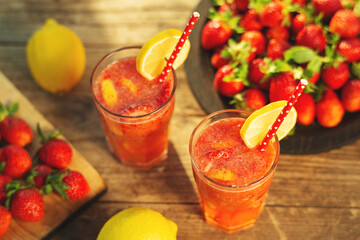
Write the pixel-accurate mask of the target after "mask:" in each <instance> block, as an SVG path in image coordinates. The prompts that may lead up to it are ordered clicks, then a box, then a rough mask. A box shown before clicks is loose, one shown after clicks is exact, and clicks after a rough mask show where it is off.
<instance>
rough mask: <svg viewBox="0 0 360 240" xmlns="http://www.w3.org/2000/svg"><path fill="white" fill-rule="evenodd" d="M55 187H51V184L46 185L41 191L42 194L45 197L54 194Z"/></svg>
mask: <svg viewBox="0 0 360 240" xmlns="http://www.w3.org/2000/svg"><path fill="white" fill-rule="evenodd" d="M53 190H54V189H53V187H52V186H51V184H45V185H44V186H42V187H41V189H40V193H41V194H44V195H48V194H50V193H52V192H53Z"/></svg>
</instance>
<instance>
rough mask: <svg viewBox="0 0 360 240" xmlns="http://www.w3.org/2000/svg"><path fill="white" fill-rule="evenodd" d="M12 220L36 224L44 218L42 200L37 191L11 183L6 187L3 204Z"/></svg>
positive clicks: (14, 182) (18, 183) (17, 183)
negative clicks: (5, 197) (5, 198)
mask: <svg viewBox="0 0 360 240" xmlns="http://www.w3.org/2000/svg"><path fill="white" fill-rule="evenodd" d="M5 206H6V208H7V209H9V210H10V212H11V215H12V216H13V217H14V218H17V219H20V220H23V221H26V222H38V221H40V220H42V219H43V217H44V199H43V197H42V195H41V193H40V192H39V190H38V189H36V188H33V187H29V186H28V185H21V183H20V182H19V181H12V182H11V183H10V184H8V186H7V200H6V203H5Z"/></svg>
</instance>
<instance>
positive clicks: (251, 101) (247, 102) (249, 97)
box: [231, 88, 267, 111]
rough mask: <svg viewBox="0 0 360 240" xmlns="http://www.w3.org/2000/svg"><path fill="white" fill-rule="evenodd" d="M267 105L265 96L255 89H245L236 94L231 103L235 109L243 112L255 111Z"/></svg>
mask: <svg viewBox="0 0 360 240" xmlns="http://www.w3.org/2000/svg"><path fill="white" fill-rule="evenodd" d="M266 103H267V100H266V96H265V94H264V93H263V92H262V91H261V90H259V89H256V88H249V89H246V90H245V91H244V92H242V93H239V94H236V95H235V96H234V98H233V100H232V101H231V104H235V108H237V109H242V110H245V111H255V110H258V109H260V108H262V107H263V106H265V105H266Z"/></svg>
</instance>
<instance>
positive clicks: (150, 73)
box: [136, 29, 190, 80]
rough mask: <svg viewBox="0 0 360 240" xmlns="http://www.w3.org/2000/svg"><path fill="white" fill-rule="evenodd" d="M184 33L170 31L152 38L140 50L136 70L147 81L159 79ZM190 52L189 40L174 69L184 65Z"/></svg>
mask: <svg viewBox="0 0 360 240" xmlns="http://www.w3.org/2000/svg"><path fill="white" fill-rule="evenodd" d="M181 35H182V31H180V30H176V29H168V30H165V31H163V32H160V33H159V34H157V35H155V36H154V37H152V38H151V39H150V40H148V41H147V42H146V43H145V44H144V45H143V46H142V48H141V49H140V52H139V53H138V55H137V57H136V70H137V71H138V72H139V73H140V74H141V75H142V76H143V77H144V78H146V79H148V80H152V79H154V78H156V77H158V76H159V75H160V74H161V72H162V70H163V69H164V67H165V65H166V59H169V58H170V56H171V53H172V52H173V51H174V49H175V46H176V44H177V43H178V41H179V39H180V37H181ZM189 51H190V41H189V40H188V39H187V40H186V41H185V43H184V46H183V47H182V49H180V52H179V54H178V56H177V57H176V59H175V62H174V64H173V66H172V67H173V68H174V69H177V68H178V67H179V66H180V65H181V64H183V63H184V62H185V60H186V58H187V56H188V54H189Z"/></svg>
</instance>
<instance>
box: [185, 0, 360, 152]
mask: <svg viewBox="0 0 360 240" xmlns="http://www.w3.org/2000/svg"><path fill="white" fill-rule="evenodd" d="M197 11H199V12H200V14H202V16H207V18H206V17H203V18H202V19H201V21H200V22H199V25H200V27H199V28H198V29H195V30H194V31H196V32H194V33H193V35H192V36H191V37H190V40H191V42H192V50H191V52H190V55H189V58H188V61H187V62H186V63H185V69H186V72H187V77H188V81H189V85H190V87H191V89H192V91H193V93H194V95H195V97H196V98H197V100H198V101H199V103H200V105H201V106H202V107H203V108H204V110H205V111H206V112H207V113H210V112H214V111H216V110H220V109H223V108H237V109H243V110H248V111H254V110H257V109H259V108H261V107H262V106H264V105H266V104H267V103H269V102H274V101H279V100H287V99H288V98H289V96H290V94H291V93H292V92H293V91H294V89H295V87H296V85H297V82H298V81H299V80H300V79H302V78H304V79H307V80H308V81H309V83H310V84H309V85H308V87H307V88H306V90H305V93H304V94H303V95H302V96H301V97H300V98H299V101H298V103H297V104H296V105H295V106H294V107H295V109H296V110H297V113H298V119H297V125H296V128H295V130H294V134H293V135H292V136H289V137H288V138H287V139H285V140H284V141H283V142H282V144H281V148H282V152H284V153H294V154H304V153H315V152H322V151H327V150H330V149H333V148H336V147H339V146H342V145H344V144H347V143H349V142H351V141H354V140H356V139H358V138H359V136H360V38H359V34H360V3H357V2H356V1H352V0H348V1H340V0H312V1H307V0H213V1H210V0H203V1H201V2H200V4H199V5H198V7H197Z"/></svg>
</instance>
